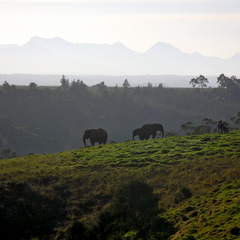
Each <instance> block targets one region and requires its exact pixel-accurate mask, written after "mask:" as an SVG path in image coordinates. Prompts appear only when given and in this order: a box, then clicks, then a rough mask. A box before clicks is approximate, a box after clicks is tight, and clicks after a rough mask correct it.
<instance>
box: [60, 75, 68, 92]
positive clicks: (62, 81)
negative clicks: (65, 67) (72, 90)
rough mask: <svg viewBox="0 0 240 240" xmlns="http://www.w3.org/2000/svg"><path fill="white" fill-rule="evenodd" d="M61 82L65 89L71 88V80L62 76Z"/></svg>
mask: <svg viewBox="0 0 240 240" xmlns="http://www.w3.org/2000/svg"><path fill="white" fill-rule="evenodd" d="M60 82H61V87H62V88H63V89H67V88H68V87H69V79H67V78H66V76H64V75H62V78H61V80H60Z"/></svg>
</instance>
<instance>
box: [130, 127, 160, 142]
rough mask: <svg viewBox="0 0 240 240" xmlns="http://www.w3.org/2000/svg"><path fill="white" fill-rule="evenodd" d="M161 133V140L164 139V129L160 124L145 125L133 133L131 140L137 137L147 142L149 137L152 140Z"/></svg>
mask: <svg viewBox="0 0 240 240" xmlns="http://www.w3.org/2000/svg"><path fill="white" fill-rule="evenodd" d="M158 131H160V132H162V138H163V137H164V129H163V126H162V124H158V123H153V124H145V125H143V126H142V127H141V128H137V129H135V130H134V131H133V140H135V139H134V137H135V136H139V139H140V140H147V139H149V138H150V137H151V136H152V138H153V139H154V138H155V137H156V135H157V132H158Z"/></svg>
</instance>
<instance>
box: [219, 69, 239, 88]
mask: <svg viewBox="0 0 240 240" xmlns="http://www.w3.org/2000/svg"><path fill="white" fill-rule="evenodd" d="M217 83H218V87H220V88H227V89H232V90H233V89H236V88H237V89H238V88H240V79H237V77H236V76H232V77H231V78H229V77H226V76H225V75H224V74H223V73H222V74H221V75H220V76H219V77H218V78H217Z"/></svg>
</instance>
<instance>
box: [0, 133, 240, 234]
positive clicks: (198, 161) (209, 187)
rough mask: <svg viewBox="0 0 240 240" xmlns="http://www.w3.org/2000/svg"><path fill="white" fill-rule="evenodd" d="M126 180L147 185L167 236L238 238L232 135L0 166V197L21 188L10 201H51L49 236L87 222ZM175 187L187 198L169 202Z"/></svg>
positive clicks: (237, 173) (239, 173)
mask: <svg viewBox="0 0 240 240" xmlns="http://www.w3.org/2000/svg"><path fill="white" fill-rule="evenodd" d="M131 179H145V180H146V181H147V182H148V183H149V184H151V185H152V186H153V187H154V193H155V194H156V196H157V197H158V200H159V210H160V213H161V215H164V216H165V217H166V218H167V219H168V220H169V221H171V222H172V223H173V224H174V225H175V227H176V228H177V229H178V231H177V233H176V234H175V235H174V236H172V239H184V237H185V238H187V237H189V239H190V236H192V237H195V239H237V238H236V237H240V236H236V233H237V232H238V228H240V211H239V210H240V191H239V189H240V132H238V131H235V132H230V133H229V134H207V135H198V136H186V137H170V138H164V139H152V140H148V141H129V142H124V143H112V144H107V145H103V146H94V147H89V148H84V149H76V150H72V151H67V152H60V153H57V154H46V155H29V156H25V157H22V158H16V159H7V160H1V161H0V183H1V186H0V194H1V193H2V194H3V196H4V197H5V198H6V199H9V198H11V196H12V198H13V197H15V198H16V195H14V192H18V191H20V190H19V189H20V186H19V183H21V184H23V186H25V188H24V189H25V190H24V191H23V192H24V194H22V196H18V195H17V199H18V198H19V199H20V198H21V200H22V201H25V202H28V201H30V200H29V198H30V193H29V192H34V193H36V194H38V195H39V196H41V197H44V199H45V200H44V201H49V202H51V201H54V204H55V205H56V209H60V208H61V211H59V215H57V216H55V218H54V219H55V220H54V221H55V225H56V226H55V228H56V230H57V231H59V230H60V229H65V228H66V227H67V226H68V225H69V224H70V223H71V222H72V221H73V220H74V219H79V220H81V221H84V222H85V223H87V224H94V223H95V221H96V218H97V216H98V214H99V213H100V212H101V211H102V210H103V209H104V208H105V207H106V206H107V205H108V204H109V203H110V202H111V199H112V196H113V194H114V193H115V192H116V190H117V189H118V188H119V186H120V185H121V184H122V183H124V182H127V181H129V180H131ZM182 187H187V188H188V189H190V190H191V192H192V197H190V198H183V199H182V200H181V201H176V197H177V196H179V193H180V190H181V188H182ZM26 189H27V190H26ZM30 190H31V191H30ZM10 193H11V194H10ZM5 198H4V199H5ZM4 199H3V202H2V203H1V204H2V205H3V206H4V204H5V203H4ZM46 199H47V200H46ZM49 202H46V203H45V204H46V205H48V204H50V203H49ZM31 204H32V205H34V204H35V205H34V206H35V207H37V206H38V204H42V203H41V201H40V202H37V203H33V202H31ZM51 206H52V205H51ZM52 214H53V213H52ZM56 214H57V213H56Z"/></svg>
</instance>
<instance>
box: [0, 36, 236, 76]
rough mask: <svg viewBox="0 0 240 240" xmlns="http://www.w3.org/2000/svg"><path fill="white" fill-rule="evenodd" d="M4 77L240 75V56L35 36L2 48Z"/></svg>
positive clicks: (166, 46) (0, 68) (0, 65)
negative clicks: (51, 75)
mask: <svg viewBox="0 0 240 240" xmlns="http://www.w3.org/2000/svg"><path fill="white" fill-rule="evenodd" d="M0 73H1V74H15V73H18V74H19V73H20V74H26V73H27V74H66V75H69V74H70V75H77V74H86V75H99V74H100V75H101V74H103V75H146V74H149V75H196V76H199V75H200V74H202V75H212V76H219V75H220V74H221V73H224V74H225V75H227V76H232V75H239V74H240V54H239V53H237V54H236V55H234V56H233V57H232V58H229V59H221V58H217V57H206V56H202V55H200V54H198V53H194V54H187V53H184V52H182V51H180V50H179V49H177V48H175V47H173V46H171V45H169V44H167V43H162V42H158V43H156V44H155V45H153V46H152V47H151V48H150V49H149V50H148V51H146V52H144V53H139V52H136V51H133V50H131V49H129V48H127V47H126V46H124V45H123V44H121V43H119V42H116V43H114V44H112V45H110V44H80V43H71V42H67V41H65V40H63V39H61V38H53V39H45V38H40V37H33V38H32V39H31V40H30V41H29V42H27V43H26V44H25V45H23V46H19V45H13V44H9V45H0Z"/></svg>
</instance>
